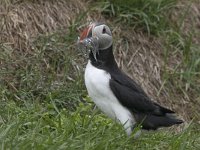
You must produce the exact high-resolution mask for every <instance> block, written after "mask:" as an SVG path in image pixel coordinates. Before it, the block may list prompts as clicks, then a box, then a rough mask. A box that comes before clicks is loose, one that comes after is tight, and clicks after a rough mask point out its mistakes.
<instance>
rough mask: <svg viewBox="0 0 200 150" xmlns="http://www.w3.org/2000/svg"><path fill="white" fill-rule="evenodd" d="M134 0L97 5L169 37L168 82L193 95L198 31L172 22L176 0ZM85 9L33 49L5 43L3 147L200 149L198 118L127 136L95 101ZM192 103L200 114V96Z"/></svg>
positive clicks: (0, 88) (0, 108)
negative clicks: (80, 48) (87, 77)
mask: <svg viewBox="0 0 200 150" xmlns="http://www.w3.org/2000/svg"><path fill="white" fill-rule="evenodd" d="M127 2H128V3H129V6H131V7H127V5H124V3H122V1H120V0H119V1H115V2H114V1H110V2H109V1H103V2H102V1H101V2H100V3H99V4H101V6H96V7H95V10H96V9H97V8H98V9H99V10H101V12H102V14H103V15H104V16H105V17H107V18H108V19H109V20H111V21H112V22H113V23H116V22H117V23H120V24H122V25H124V24H128V25H129V26H133V27H134V29H137V30H140V31H142V32H144V33H148V34H151V35H156V36H158V37H160V38H163V37H164V38H165V40H164V44H163V46H164V50H165V55H164V59H165V66H166V67H164V68H163V70H162V71H163V72H164V73H163V74H164V75H163V78H164V79H165V80H166V82H164V83H166V85H164V86H166V87H168V88H173V89H174V90H176V91H178V92H180V93H181V94H183V93H184V94H186V96H188V95H187V94H188V93H187V92H188V89H187V88H186V87H188V86H189V87H190V89H192V90H190V91H189V92H190V93H191V94H193V95H194V96H193V97H194V98H196V97H197V96H198V93H199V89H200V87H199V85H196V81H198V80H199V72H200V70H199V68H200V66H199V65H200V59H199V58H200V53H199V52H200V51H199V45H195V44H194V43H193V42H192V40H191V38H192V36H193V34H194V33H193V32H191V33H190V34H189V35H187V36H185V35H183V34H182V33H181V30H180V28H181V23H180V24H179V25H178V26H172V25H171V23H170V22H169V20H168V18H167V17H166V16H168V13H169V10H170V9H169V8H171V7H173V6H174V5H175V3H176V1H175V0H166V1H164V0H151V1H148V2H146V1H143V0H142V1H138V0H136V1H127ZM91 10H92V11H93V9H91ZM84 15H85V14H83V15H81V16H79V17H78V18H77V19H75V21H72V22H71V26H69V28H68V29H66V30H64V31H63V30H62V31H56V32H55V33H51V34H49V35H40V36H39V37H37V38H36V39H35V40H34V42H33V43H32V47H31V48H30V51H29V52H26V53H24V52H21V51H20V50H19V51H17V50H16V49H12V48H11V47H9V46H8V44H6V43H1V44H0V51H1V53H0V65H1V67H0V149H2V150H3V149H20V150H23V149H53V150H54V149H69V150H73V149H85V150H92V149H94V150H101V149H107V150H116V149H119V150H124V149H130V150H132V149H141V150H143V149H150V150H151V149H152V150H155V149H169V150H179V149H181V150H185V149H188V150H190V149H192V150H195V149H196V150H198V149H200V127H199V124H198V123H197V122H195V121H194V122H193V121H192V122H191V123H190V124H188V125H185V127H184V129H183V130H182V131H180V132H178V133H176V132H175V130H173V129H169V128H166V129H162V130H158V131H155V132H145V133H143V134H142V135H141V137H140V138H138V139H133V136H134V134H133V135H132V136H131V137H127V136H126V134H125V132H124V130H123V127H122V126H120V125H119V124H117V123H115V122H113V121H112V120H110V119H109V118H107V117H106V116H105V115H103V114H102V113H101V112H100V111H99V110H98V109H96V108H95V107H94V103H93V102H91V100H90V99H89V98H88V97H87V92H86V89H85V87H84V84H83V75H82V73H83V66H84V63H85V61H84V60H83V58H82V56H79V54H80V53H79V52H77V50H76V45H75V41H76V38H77V36H78V35H77V32H76V28H77V26H78V25H80V24H81V21H83V18H84ZM81 18H82V19H81ZM182 20H184V17H181V20H180V22H182ZM124 31H125V32H127V31H126V29H124ZM171 54H174V55H180V56H181V57H182V58H181V60H182V61H181V63H180V64H179V65H178V66H176V67H175V68H173V72H171V71H169V70H167V64H168V61H169V58H170V57H171ZM193 97H192V98H193ZM191 103H192V104H191ZM191 103H190V104H188V106H193V107H194V108H193V107H192V108H191V109H190V110H192V109H193V110H192V111H191V113H193V114H195V115H192V116H198V115H199V112H198V111H195V110H198V109H199V108H198V109H196V108H197V107H198V105H196V104H198V102H197V101H192V102H191ZM198 121H199V120H198Z"/></svg>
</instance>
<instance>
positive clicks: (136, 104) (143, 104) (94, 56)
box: [80, 23, 183, 135]
mask: <svg viewBox="0 0 200 150" xmlns="http://www.w3.org/2000/svg"><path fill="white" fill-rule="evenodd" d="M93 38H97V42H98V43H97V44H95V45H94V42H93V45H92V44H91V42H92V41H93ZM85 39H90V40H89V45H90V46H91V45H92V47H89V51H90V52H89V61H88V64H87V66H86V70H85V85H86V88H87V91H88V94H89V96H90V97H91V98H92V100H93V101H94V102H95V104H96V105H97V106H98V108H99V109H101V110H102V111H103V112H104V113H105V114H107V115H108V116H109V117H110V118H112V119H114V120H116V121H118V122H120V123H121V124H122V125H123V126H124V128H125V130H126V132H127V134H128V135H130V134H131V133H132V130H133V128H134V127H135V126H136V125H137V124H140V125H141V126H142V129H146V130H155V129H157V128H159V127H168V126H171V125H174V124H180V123H182V122H183V121H182V120H179V119H176V118H175V117H174V116H172V115H171V114H173V113H174V112H173V111H171V110H169V109H167V108H164V107H162V106H160V105H159V104H157V103H155V102H153V101H151V100H150V98H149V97H148V96H147V95H146V94H145V92H144V91H143V90H142V88H141V87H140V86H139V85H138V84H136V82H134V81H133V80H132V79H131V78H129V77H128V76H127V75H126V74H124V73H123V72H122V71H121V70H120V69H119V68H118V66H117V63H116V61H115V59H114V55H113V51H112V34H111V31H110V29H109V28H108V26H106V25H105V24H102V23H93V24H91V25H90V26H89V27H88V28H87V29H85V30H84V32H83V34H82V35H81V38H80V43H84V42H83V41H84V40H85ZM85 46H86V47H87V43H85ZM94 47H95V48H97V50H95V52H94V50H93V48H94Z"/></svg>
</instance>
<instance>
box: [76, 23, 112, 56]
mask: <svg viewBox="0 0 200 150" xmlns="http://www.w3.org/2000/svg"><path fill="white" fill-rule="evenodd" d="M78 45H81V46H82V49H83V47H84V48H85V49H86V51H88V52H92V53H93V55H94V57H95V59H96V53H98V52H99V51H100V50H106V49H107V48H109V47H110V46H111V45H112V33H111V31H110V28H109V27H108V26H107V25H105V24H103V23H91V24H90V25H89V26H88V27H87V28H86V29H84V30H83V32H82V33H81V35H80V38H79V39H78Z"/></svg>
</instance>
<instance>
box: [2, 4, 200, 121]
mask: <svg viewBox="0 0 200 150" xmlns="http://www.w3.org/2000/svg"><path fill="white" fill-rule="evenodd" d="M182 6H183V7H185V5H182ZM182 6H181V7H182ZM181 7H177V11H176V12H177V13H175V15H174V16H173V17H172V20H174V21H175V20H176V18H177V17H178V15H179V13H180V12H181V9H180V8H181ZM86 9H87V4H86V3H85V1H81V0H69V1H67V0H57V1H47V0H41V1H34V0H27V1H25V0H22V1H18V2H14V1H9V2H7V3H6V1H4V3H2V5H1V6H0V41H1V44H3V45H4V46H6V47H8V48H9V47H12V48H13V50H14V51H15V52H13V53H12V54H14V53H20V52H22V53H25V54H26V53H27V54H28V53H32V42H33V40H34V38H35V37H37V36H39V35H41V34H43V35H45V34H48V33H52V32H54V31H56V30H58V29H63V28H67V27H69V26H70V25H71V24H72V23H73V22H74V21H75V20H74V19H75V18H76V16H77V15H78V14H80V13H81V12H82V11H84V10H86ZM190 10H191V14H192V16H193V19H196V20H195V21H194V22H195V26H196V29H198V30H195V31H199V28H200V26H199V24H200V19H199V18H200V16H199V14H200V5H199V4H196V3H194V4H192V9H190ZM87 18H88V20H90V19H91V18H96V19H95V20H104V21H105V22H108V23H109V24H111V26H112V27H113V36H114V38H115V43H114V44H115V46H114V49H115V55H116V59H117V61H118V64H119V66H120V67H121V68H122V69H123V70H124V71H125V72H127V73H128V74H129V75H130V76H131V77H133V78H134V79H135V80H136V81H137V82H138V83H140V84H141V85H142V87H143V88H144V90H145V91H146V92H147V93H148V94H149V95H150V96H151V97H152V99H154V100H155V101H158V102H160V103H162V104H166V106H167V107H171V108H173V109H174V110H176V109H177V110H176V111H178V113H179V114H181V115H182V116H183V117H184V118H185V119H189V118H190V117H192V116H191V114H192V113H190V112H191V111H192V108H188V106H187V105H188V103H190V100H191V99H190V98H189V99H188V97H186V96H185V95H183V94H180V93H179V92H177V91H174V89H172V88H167V87H165V86H163V84H164V82H165V81H164V80H163V78H162V73H163V72H162V71H163V67H164V59H163V58H164V56H163V54H164V48H163V40H162V39H159V38H158V37H154V36H148V35H145V34H144V33H142V32H136V31H134V30H133V29H131V28H129V29H127V28H126V29H124V28H123V27H122V26H120V25H117V26H116V25H115V24H113V23H112V21H111V20H105V19H104V18H103V17H102V16H101V15H100V14H98V13H92V14H88V17H87ZM190 19H192V18H190V16H188V18H187V19H186V20H185V21H184V24H183V30H185V34H187V31H188V30H189V29H190V26H191V24H190V22H191V21H190ZM86 22H88V21H86ZM199 35H200V34H196V36H197V37H196V38H194V40H195V41H196V42H197V43H198V44H199V43H200V41H199V39H200V36H199ZM180 57H181V56H180V55H178V54H177V55H176V56H172V57H171V61H170V62H171V63H170V64H168V69H169V70H170V69H172V70H173V69H174V68H173V67H174V66H176V65H177V64H178V63H180V61H181V59H180ZM13 59H17V58H16V57H15V56H13ZM3 63H4V62H1V64H3ZM188 96H190V94H189V93H188ZM195 98H198V97H197V96H196V97H195ZM191 105H192V104H191ZM189 107H190V105H189ZM186 109H187V110H189V111H185V110H186Z"/></svg>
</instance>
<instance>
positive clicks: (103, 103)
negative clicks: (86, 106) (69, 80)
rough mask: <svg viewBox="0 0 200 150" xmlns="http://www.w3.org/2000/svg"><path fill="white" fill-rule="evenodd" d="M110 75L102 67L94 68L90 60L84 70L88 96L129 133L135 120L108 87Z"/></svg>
mask: <svg viewBox="0 0 200 150" xmlns="http://www.w3.org/2000/svg"><path fill="white" fill-rule="evenodd" d="M110 79H111V76H110V74H109V73H107V72H106V71H104V70H102V69H98V68H95V67H94V66H93V65H92V64H91V63H90V61H89V62H88V64H87V66H86V70H85V85H86V88H87V91H88V94H89V96H90V97H91V98H92V100H93V101H94V102H95V104H96V105H97V106H98V107H99V108H100V109H101V110H102V111H103V112H104V113H105V114H107V115H108V116H109V117H111V118H112V119H115V120H117V121H120V122H121V123H122V124H123V125H124V123H126V124H125V125H124V127H125V128H128V129H127V130H126V131H127V133H128V134H130V133H131V128H129V127H131V126H132V124H133V123H134V122H135V121H134V118H133V116H132V114H131V113H130V112H129V111H128V110H127V109H126V108H125V107H123V106H122V105H121V104H120V103H119V101H118V100H117V98H116V97H115V95H114V94H113V92H112V91H111V89H110V85H109V80H110Z"/></svg>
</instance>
